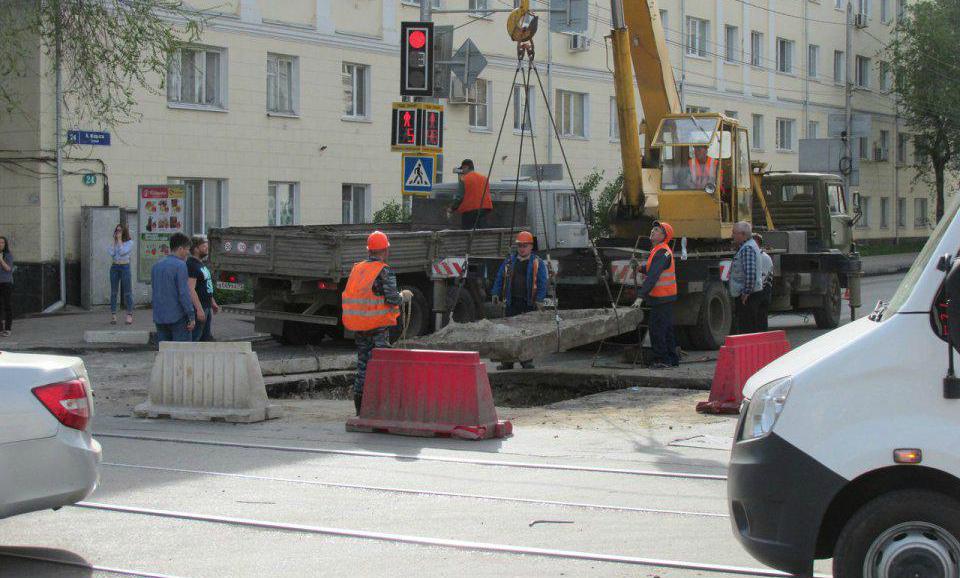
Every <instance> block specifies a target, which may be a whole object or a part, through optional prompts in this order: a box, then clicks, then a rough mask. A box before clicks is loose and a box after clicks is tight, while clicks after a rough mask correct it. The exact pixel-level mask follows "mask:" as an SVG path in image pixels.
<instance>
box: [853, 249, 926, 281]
mask: <svg viewBox="0 0 960 578" xmlns="http://www.w3.org/2000/svg"><path fill="white" fill-rule="evenodd" d="M916 258H917V254H916V253H899V254H894V255H872V256H870V257H861V258H860V261H861V262H862V263H863V276H864V277H878V276H880V275H895V274H897V273H903V272H904V271H906V270H907V269H909V268H910V266H911V265H913V262H914V261H915V260H916Z"/></svg>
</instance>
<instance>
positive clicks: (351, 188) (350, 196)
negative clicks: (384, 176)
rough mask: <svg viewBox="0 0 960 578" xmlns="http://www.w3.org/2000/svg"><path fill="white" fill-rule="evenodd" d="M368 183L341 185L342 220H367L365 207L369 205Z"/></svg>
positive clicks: (362, 221)
mask: <svg viewBox="0 0 960 578" xmlns="http://www.w3.org/2000/svg"><path fill="white" fill-rule="evenodd" d="M369 196H370V185H357V184H345V185H343V196H342V198H343V204H342V210H343V213H342V222H343V223H344V224H357V223H366V222H367V207H369V206H370V203H369V198H368V197H369Z"/></svg>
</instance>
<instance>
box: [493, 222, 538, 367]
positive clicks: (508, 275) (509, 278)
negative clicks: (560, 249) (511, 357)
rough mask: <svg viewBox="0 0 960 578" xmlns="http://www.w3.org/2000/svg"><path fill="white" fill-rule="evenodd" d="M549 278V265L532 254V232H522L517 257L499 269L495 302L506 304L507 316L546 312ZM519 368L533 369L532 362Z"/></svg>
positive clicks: (524, 363) (519, 234)
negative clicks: (545, 301) (537, 311)
mask: <svg viewBox="0 0 960 578" xmlns="http://www.w3.org/2000/svg"><path fill="white" fill-rule="evenodd" d="M548 279H549V275H548V271H547V264H546V263H545V262H544V261H543V259H541V258H540V257H538V256H537V255H536V254H535V253H534V252H533V235H531V234H530V232H529V231H520V232H519V233H518V234H517V252H516V254H514V255H510V256H509V257H507V258H506V259H504V261H503V263H501V264H500V269H498V270H497V276H496V278H495V279H494V281H493V289H492V293H493V303H494V305H500V303H503V304H504V305H505V306H506V316H507V317H513V316H514V315H520V314H522V313H527V312H529V311H535V310H537V309H543V300H544V299H546V298H547V283H548ZM520 366H521V367H523V368H524V369H533V360H532V359H528V360H525V361H524V360H521V361H520ZM497 369H513V363H511V362H506V361H505V362H503V363H501V364H500V365H499V366H498V367H497Z"/></svg>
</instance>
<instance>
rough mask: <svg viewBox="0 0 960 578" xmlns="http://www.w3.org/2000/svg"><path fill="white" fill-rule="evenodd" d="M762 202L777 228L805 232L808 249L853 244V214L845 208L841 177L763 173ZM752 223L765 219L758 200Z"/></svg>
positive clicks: (849, 248) (847, 247) (848, 247)
mask: <svg viewBox="0 0 960 578" xmlns="http://www.w3.org/2000/svg"><path fill="white" fill-rule="evenodd" d="M761 190H762V191H763V198H764V203H765V204H766V206H767V210H768V211H769V212H770V217H771V218H772V219H773V224H774V226H775V227H776V229H777V230H779V231H806V233H807V249H808V250H809V251H810V252H819V251H830V250H837V251H840V252H842V253H850V252H852V251H853V250H854V247H853V224H854V220H855V219H854V216H853V215H851V214H850V213H849V212H848V211H847V204H846V200H845V197H844V189H843V179H842V178H840V177H839V176H837V175H831V174H820V173H788V172H770V173H764V174H763V175H762V178H761ZM753 222H754V223H755V224H762V223H764V222H765V220H764V215H763V209H762V207H761V206H760V203H756V204H755V205H754V207H753Z"/></svg>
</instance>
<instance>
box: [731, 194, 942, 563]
mask: <svg viewBox="0 0 960 578" xmlns="http://www.w3.org/2000/svg"><path fill="white" fill-rule="evenodd" d="M957 212H958V204H957V203H954V204H953V206H952V207H951V208H950V210H948V211H947V213H946V214H945V215H944V217H943V219H942V220H941V221H940V223H939V224H938V225H937V227H936V229H935V230H934V232H933V234H932V235H931V236H930V239H929V240H928V241H927V243H926V245H925V246H924V248H923V250H922V251H921V253H920V254H919V256H918V257H917V260H916V261H915V262H914V264H913V266H912V267H911V269H910V270H909V272H908V273H907V274H906V276H905V277H904V279H903V281H902V283H901V284H900V286H899V288H898V289H897V291H896V293H895V294H894V295H893V297H892V299H891V300H890V302H889V303H884V302H880V303H878V304H877V307H876V309H875V310H874V311H873V313H872V314H871V315H870V316H869V317H864V318H861V319H859V320H857V321H855V322H853V323H850V324H848V325H845V326H843V327H841V328H839V329H836V330H834V331H831V332H830V333H827V334H825V335H823V336H821V337H819V338H818V339H815V340H813V341H810V342H809V343H806V344H804V345H802V346H801V347H798V348H797V349H795V350H793V351H791V352H790V353H788V354H786V355H784V356H783V357H781V358H779V359H777V360H776V361H774V362H773V363H771V364H769V365H767V366H766V367H764V368H763V369H761V370H760V371H759V372H757V373H756V374H755V375H754V376H753V377H751V378H750V379H749V381H747V383H746V385H745V386H744V389H743V394H744V398H745V401H744V403H743V406H742V408H741V417H740V422H739V423H738V425H737V429H736V432H735V437H734V445H733V451H732V454H731V459H730V470H729V480H728V485H727V492H728V505H729V509H730V518H731V522H732V528H733V532H734V535H735V536H736V537H737V538H738V539H739V541H740V543H741V544H743V546H744V547H745V548H746V549H747V550H748V551H749V552H750V553H751V554H753V555H754V556H755V557H756V558H758V559H759V560H761V561H763V562H764V563H766V564H769V565H771V566H773V567H775V568H777V569H780V570H783V571H786V572H791V573H795V574H798V575H803V576H809V575H810V574H811V572H812V571H813V570H814V561H815V560H816V559H820V558H833V575H834V577H835V578H854V577H856V578H895V577H900V576H922V577H926V576H939V577H944V578H946V577H956V576H960V445H958V444H957V443H956V439H957V435H956V432H957V424H958V419H960V381H958V380H957V378H956V377H954V369H953V357H954V355H955V353H956V351H955V350H958V345H960V339H958V338H956V337H952V338H950V339H949V340H950V341H951V342H952V343H950V344H948V336H949V335H951V333H954V334H958V333H960V332H957V331H955V330H956V329H957V326H956V325H955V324H957V323H960V318H957V317H960V316H954V315H952V313H955V312H956V311H960V307H958V306H957V305H956V304H957V303H960V289H958V287H957V285H960V282H958V283H954V284H953V285H952V286H949V287H948V288H951V290H950V291H947V290H945V288H944V279H945V270H946V269H948V268H949V267H948V266H944V265H943V262H944V261H947V262H949V261H952V260H953V258H954V257H955V256H956V255H958V254H960V220H958V219H957ZM942 255H945V256H946V257H945V258H943V257H941V256H942ZM951 278H952V279H954V280H956V281H960V266H956V267H954V268H953V270H952V272H951ZM945 294H946V297H947V298H949V299H945ZM950 299H952V303H953V304H954V305H953V307H952V308H951V307H950V306H949V305H946V303H947V301H949V300H950ZM951 309H953V310H954V311H951ZM949 327H953V328H954V330H953V331H948V328H949Z"/></svg>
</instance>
